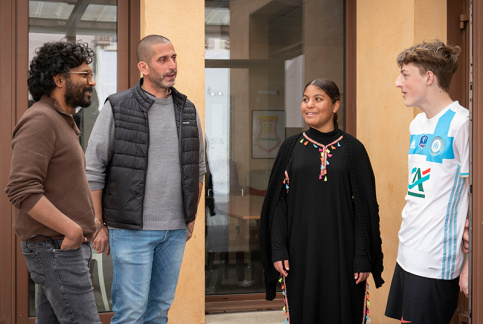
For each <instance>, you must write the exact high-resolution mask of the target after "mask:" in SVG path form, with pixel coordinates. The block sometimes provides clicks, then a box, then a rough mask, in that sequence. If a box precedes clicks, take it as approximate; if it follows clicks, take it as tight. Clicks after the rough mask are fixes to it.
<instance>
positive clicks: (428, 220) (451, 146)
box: [397, 101, 469, 280]
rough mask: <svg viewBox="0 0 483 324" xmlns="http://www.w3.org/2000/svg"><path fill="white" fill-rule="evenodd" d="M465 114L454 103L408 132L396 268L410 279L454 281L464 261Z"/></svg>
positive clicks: (422, 117) (419, 120) (422, 119)
mask: <svg viewBox="0 0 483 324" xmlns="http://www.w3.org/2000/svg"><path fill="white" fill-rule="evenodd" d="M468 116H469V112H468V110H467V109H465V108H463V107H461V106H460V105H459V103H458V102H457V101H455V102H453V103H452V104H451V105H449V106H448V107H446V108H445V109H444V110H443V111H441V112H440V113H439V114H438V115H437V116H435V117H433V118H431V119H427V118H426V114H424V113H421V114H419V115H417V116H416V118H414V120H413V121H412V122H411V125H410V126H409V131H410V133H411V144H410V148H409V157H408V160H409V163H408V167H409V168H408V171H409V179H408V192H407V195H406V206H405V207H404V210H403V212H402V218H403V220H402V224H401V229H400V231H399V250H398V256H397V262H398V263H399V265H400V266H401V267H402V268H403V269H404V270H406V271H407V272H410V273H412V274H415V275H418V276H422V277H427V278H434V279H447V280H449V279H454V278H457V277H458V276H459V275H460V272H461V266H462V264H463V261H464V253H463V251H462V247H461V245H462V237H463V231H464V225H465V220H466V216H467V212H468V181H467V178H468V176H469V117H468Z"/></svg>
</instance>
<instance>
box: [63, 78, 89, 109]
mask: <svg viewBox="0 0 483 324" xmlns="http://www.w3.org/2000/svg"><path fill="white" fill-rule="evenodd" d="M86 92H91V93H92V87H84V86H79V85H76V84H74V83H73V82H72V81H70V80H69V79H67V82H66V87H65V103H66V104H67V105H69V106H72V107H84V108H85V107H89V106H90V105H91V98H90V97H86Z"/></svg>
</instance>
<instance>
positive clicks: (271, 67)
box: [205, 0, 345, 312]
mask: <svg viewBox="0 0 483 324" xmlns="http://www.w3.org/2000/svg"><path fill="white" fill-rule="evenodd" d="M344 26H345V2H344V1H340V0H323V1H320V0H294V1H275V0H272V1H249V0H228V1H205V48H206V51H205V53H206V54H205V68H206V69H205V91H206V92H205V98H206V100H205V132H206V147H207V150H206V152H207V156H206V161H207V163H208V165H209V171H210V172H209V173H208V174H207V182H206V184H207V185H206V263H205V270H206V277H205V278H206V285H205V290H206V295H207V311H208V312H209V311H210V310H216V309H213V308H211V307H210V306H209V300H212V301H220V300H228V299H229V298H231V297H234V296H236V298H242V299H247V300H250V299H251V300H254V298H253V297H254V296H259V298H260V300H264V299H265V298H264V294H263V295H262V293H264V292H265V288H264V283H263V272H262V268H261V264H260V253H259V247H258V243H259V242H258V239H259V234H258V233H259V217H260V211H261V206H262V203H263V198H264V195H265V192H266V189H267V185H268V178H269V175H270V171H271V168H272V165H273V162H274V160H275V157H276V155H277V152H278V148H279V147H280V144H281V143H282V142H283V140H285V138H287V137H289V136H291V135H293V134H296V133H298V132H300V131H302V130H303V129H305V128H306V126H305V125H304V122H303V119H302V114H301V112H300V104H301V99H302V92H303V87H304V85H305V83H307V82H308V81H310V80H312V79H315V78H319V77H323V78H328V79H332V80H334V81H335V82H336V83H337V84H338V86H339V88H340V89H341V91H342V92H343V93H342V97H343V98H342V109H341V110H339V125H340V127H341V128H345V113H344V112H345V109H344V104H345V98H344V94H345V93H344V92H345V28H344ZM260 296H262V297H260ZM216 298H219V299H216ZM236 307H237V306H236V305H235V306H234V307H233V308H229V307H225V308H218V309H217V310H220V309H224V310H227V309H237V308H236ZM238 307H239V306H238ZM267 307H278V306H277V305H275V304H273V303H272V304H270V305H269V306H267ZM253 308H258V309H260V308H263V306H261V304H260V303H259V302H254V303H253ZM238 309H239V308H238Z"/></svg>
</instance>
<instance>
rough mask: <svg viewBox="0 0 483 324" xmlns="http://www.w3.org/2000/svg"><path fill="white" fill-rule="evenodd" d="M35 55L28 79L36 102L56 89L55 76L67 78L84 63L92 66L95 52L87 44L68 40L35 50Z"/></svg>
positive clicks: (45, 45) (49, 43)
mask: <svg viewBox="0 0 483 324" xmlns="http://www.w3.org/2000/svg"><path fill="white" fill-rule="evenodd" d="M35 54H36V55H35V56H34V58H33V59H32V62H30V69H29V71H28V78H27V84H28V88H29V91H30V94H31V95H32V97H33V98H34V100H35V101H39V100H40V98H41V97H42V95H44V94H50V93H51V92H52V91H53V90H54V89H55V87H56V84H55V82H54V76H56V75H59V74H62V75H65V76H67V74H68V73H69V71H70V70H71V69H72V68H75V67H78V66H80V65H82V64H83V63H87V64H90V63H91V62H92V59H93V57H94V51H93V50H92V49H91V48H89V45H88V44H87V43H82V42H71V41H67V40H61V41H59V42H48V43H45V44H44V45H42V46H41V47H40V48H37V49H36V50H35Z"/></svg>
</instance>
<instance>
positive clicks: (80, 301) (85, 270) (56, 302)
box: [21, 240, 101, 324]
mask: <svg viewBox="0 0 483 324" xmlns="http://www.w3.org/2000/svg"><path fill="white" fill-rule="evenodd" d="M61 244H62V241H53V240H46V241H41V242H31V241H29V242H28V244H27V243H26V242H22V243H21V248H22V253H23V255H24V256H25V259H26V260H27V267H28V269H29V273H30V277H31V278H32V280H33V281H34V282H35V283H36V284H38V285H39V289H38V292H37V320H36V321H35V323H38V324H44V323H46V324H47V323H48V324H54V323H69V324H72V323H79V324H84V323H86V324H87V323H88V324H93V323H101V322H100V321H99V314H98V312H97V307H96V303H95V300H94V293H93V288H92V282H91V277H90V274H89V261H90V259H91V256H92V250H91V245H90V243H83V244H82V246H81V247H80V248H79V249H75V250H60V249H59V248H58V247H59V246H61Z"/></svg>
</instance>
